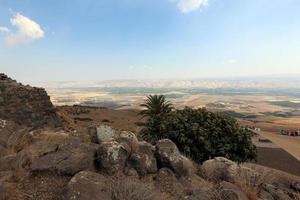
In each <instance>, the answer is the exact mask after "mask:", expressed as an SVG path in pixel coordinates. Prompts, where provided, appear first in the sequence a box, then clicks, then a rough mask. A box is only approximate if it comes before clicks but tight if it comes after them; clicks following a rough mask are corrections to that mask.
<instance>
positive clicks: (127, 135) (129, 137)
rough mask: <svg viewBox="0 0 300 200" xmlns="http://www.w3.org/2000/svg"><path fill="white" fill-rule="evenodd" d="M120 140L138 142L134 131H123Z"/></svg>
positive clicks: (128, 142) (130, 142) (129, 142)
mask: <svg viewBox="0 0 300 200" xmlns="http://www.w3.org/2000/svg"><path fill="white" fill-rule="evenodd" d="M117 141H118V142H120V143H122V142H125V143H127V144H129V145H131V144H132V143H137V142H138V139H137V137H136V135H135V134H134V133H133V132H130V131H122V132H121V133H120V135H119V137H118V139H117Z"/></svg>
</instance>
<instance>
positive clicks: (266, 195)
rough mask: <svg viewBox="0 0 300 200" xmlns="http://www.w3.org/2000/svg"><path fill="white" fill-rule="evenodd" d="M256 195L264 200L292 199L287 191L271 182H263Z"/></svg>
mask: <svg viewBox="0 0 300 200" xmlns="http://www.w3.org/2000/svg"><path fill="white" fill-rule="evenodd" d="M258 196H259V197H260V198H261V199H266V200H292V198H291V197H290V196H289V193H288V191H285V190H284V189H282V188H279V187H276V186H275V185H271V184H263V187H262V190H261V191H260V193H259V195H258Z"/></svg>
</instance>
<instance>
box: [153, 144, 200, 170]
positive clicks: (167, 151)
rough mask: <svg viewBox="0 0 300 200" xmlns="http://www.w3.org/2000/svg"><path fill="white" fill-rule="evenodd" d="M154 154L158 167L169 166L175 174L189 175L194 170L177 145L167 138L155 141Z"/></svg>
mask: <svg viewBox="0 0 300 200" xmlns="http://www.w3.org/2000/svg"><path fill="white" fill-rule="evenodd" d="M155 154H156V157H157V161H158V165H159V167H160V168H162V167H167V168H170V169H172V170H173V171H174V172H175V174H176V175H177V176H189V175H191V174H193V173H194V172H195V167H194V165H193V163H192V162H191V161H190V160H189V159H188V158H186V157H185V156H183V155H181V154H180V152H179V150H178V148H177V146H176V145H175V144H174V143H173V142H172V141H171V140H169V139H163V140H160V141H158V142H157V144H156V152H155Z"/></svg>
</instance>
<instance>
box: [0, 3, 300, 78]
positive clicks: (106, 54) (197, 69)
mask: <svg viewBox="0 0 300 200" xmlns="http://www.w3.org/2000/svg"><path fill="white" fill-rule="evenodd" d="M0 71H1V72H4V73H7V74H8V75H10V76H12V77H13V78H15V79H18V80H21V81H25V82H35V81H69V80H79V81H82V80H104V79H152V78H182V79H185V78H201V77H223V76H246V75H250V76H255V75H268V74H300V0H0Z"/></svg>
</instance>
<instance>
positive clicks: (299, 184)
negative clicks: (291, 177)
mask: <svg viewBox="0 0 300 200" xmlns="http://www.w3.org/2000/svg"><path fill="white" fill-rule="evenodd" d="M290 187H291V189H293V190H294V191H295V192H299V193H300V182H299V181H293V182H292V183H291V186H290Z"/></svg>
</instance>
